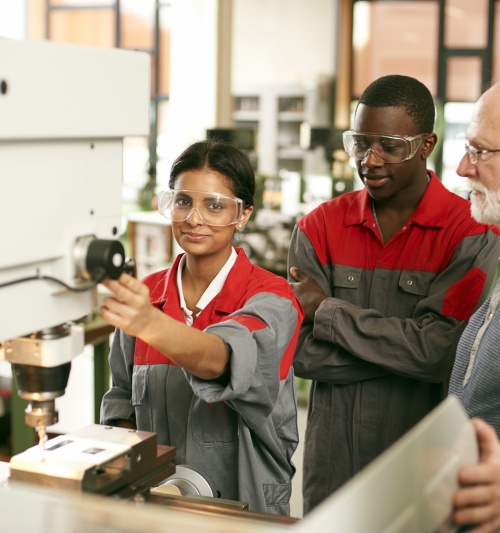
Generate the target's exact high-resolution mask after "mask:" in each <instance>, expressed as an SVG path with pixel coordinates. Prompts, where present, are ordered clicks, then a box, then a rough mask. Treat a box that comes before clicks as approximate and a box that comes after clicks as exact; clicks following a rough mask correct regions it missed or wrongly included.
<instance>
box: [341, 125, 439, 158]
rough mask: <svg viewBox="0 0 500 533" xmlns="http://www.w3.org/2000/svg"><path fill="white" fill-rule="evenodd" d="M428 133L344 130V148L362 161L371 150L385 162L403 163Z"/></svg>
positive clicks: (414, 151) (411, 155)
mask: <svg viewBox="0 0 500 533" xmlns="http://www.w3.org/2000/svg"><path fill="white" fill-rule="evenodd" d="M426 135H428V133H421V134H420V135H414V136H413V137H409V136H407V135H404V136H403V135H380V134H378V133H358V132H356V131H352V130H349V131H344V133H343V134H342V138H343V141H344V150H345V151H346V152H347V153H348V154H349V156H350V157H354V159H357V160H358V161H362V160H363V159H365V158H366V157H367V155H368V152H369V151H370V150H371V151H372V152H373V153H374V154H375V156H376V157H377V158H378V159H380V160H381V161H383V162H384V163H402V162H403V161H408V159H411V158H412V157H413V156H414V155H415V154H416V153H417V150H418V148H419V147H420V145H421V144H422V140H423V138H424V137H425V136H426Z"/></svg>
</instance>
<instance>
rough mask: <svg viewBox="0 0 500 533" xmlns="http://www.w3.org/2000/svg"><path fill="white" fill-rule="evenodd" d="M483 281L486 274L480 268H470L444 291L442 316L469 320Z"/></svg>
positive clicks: (477, 300)
mask: <svg viewBox="0 0 500 533" xmlns="http://www.w3.org/2000/svg"><path fill="white" fill-rule="evenodd" d="M485 281H486V274H485V273H484V272H483V271H482V270H481V269H480V268H478V267H474V268H471V269H470V270H469V272H467V274H466V275H465V276H464V277H463V278H462V279H461V280H459V281H457V282H456V283H454V284H453V285H452V286H451V287H450V288H449V289H448V290H447V291H446V295H445V297H444V301H443V310H442V314H443V315H444V316H451V317H453V318H456V319H457V320H469V318H470V317H471V315H472V313H473V312H474V310H475V308H476V305H477V303H478V302H479V298H480V296H481V292H482V290H483V287H484V282H485Z"/></svg>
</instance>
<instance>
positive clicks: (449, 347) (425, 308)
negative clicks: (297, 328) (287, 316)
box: [289, 228, 499, 384]
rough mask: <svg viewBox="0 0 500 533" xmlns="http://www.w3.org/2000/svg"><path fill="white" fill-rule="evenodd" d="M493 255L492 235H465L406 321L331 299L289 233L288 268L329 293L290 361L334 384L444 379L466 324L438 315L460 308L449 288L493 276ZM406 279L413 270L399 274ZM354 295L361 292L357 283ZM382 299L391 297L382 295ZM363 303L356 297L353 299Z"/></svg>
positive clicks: (323, 277) (320, 273)
mask: <svg viewBox="0 0 500 533" xmlns="http://www.w3.org/2000/svg"><path fill="white" fill-rule="evenodd" d="M498 256H499V240H498V237H497V236H496V235H494V234H493V233H492V232H491V231H488V232H486V233H485V234H480V235H474V236H470V237H466V238H465V239H464V240H463V241H462V242H461V243H460V244H459V246H458V247H457V249H456V250H455V252H454V254H453V256H452V258H451V260H450V262H449V264H448V265H447V266H446V267H445V268H444V269H443V270H442V271H441V272H440V273H438V274H436V275H435V277H434V279H433V280H432V282H431V283H430V284H429V287H428V289H427V291H426V294H425V295H422V298H421V299H420V301H419V302H418V303H417V304H416V306H415V308H414V311H413V312H412V313H411V314H410V316H407V317H404V316H402V317H398V316H385V315H384V314H382V313H381V312H380V311H378V310H377V309H374V308H370V307H369V306H367V307H366V308H363V307H361V306H359V305H355V304H353V303H350V302H347V301H345V300H341V299H338V298H335V296H334V294H332V293H333V292H334V283H333V279H332V275H331V273H330V271H329V269H328V268H325V267H324V266H322V265H320V264H319V261H318V259H317V257H316V254H315V252H314V249H313V247H312V245H311V244H310V242H309V240H308V239H307V237H306V236H305V235H304V234H303V233H302V232H301V231H300V230H298V229H297V228H296V230H295V232H294V236H293V238H292V246H291V248H290V255H289V264H290V266H292V265H293V266H297V267H298V268H299V269H300V270H302V271H304V272H305V273H306V274H307V275H308V276H312V277H313V278H314V279H316V281H317V282H318V283H319V284H320V285H321V286H322V287H323V289H324V290H325V292H326V294H327V295H328V296H329V297H328V298H327V299H325V300H324V301H323V302H322V303H321V305H320V306H319V307H318V310H317V312H316V315H315V320H314V325H313V326H312V327H311V326H310V327H309V328H308V329H309V331H307V330H306V331H303V332H302V334H301V338H300V342H299V345H298V347H297V352H296V357H295V360H294V367H295V371H296V374H297V375H298V376H301V377H307V378H310V379H316V380H319V381H327V382H332V383H339V384H342V383H349V382H356V381H361V380H364V379H370V378H372V377H377V375H383V372H390V373H395V374H399V375H401V376H405V377H411V378H413V379H418V380H421V381H426V382H430V383H440V382H442V381H444V380H446V379H447V378H448V376H449V373H450V371H451V368H452V366H453V361H454V356H455V350H456V345H457V343H458V340H459V338H460V335H461V333H462V331H463V329H464V328H465V325H466V321H465V320H457V319H456V318H453V316H446V315H444V314H443V313H442V312H443V308H444V306H446V308H447V309H451V310H452V309H453V307H454V305H455V303H456V305H457V306H459V305H460V301H459V300H460V298H461V293H460V290H453V291H450V287H452V286H454V285H455V284H457V285H456V286H457V287H461V288H462V289H463V290H467V287H468V286H469V284H473V283H483V282H484V277H485V273H488V274H490V275H491V274H492V273H493V272H494V271H495V269H496V264H497V262H498ZM411 275H416V276H418V273H412V272H402V273H401V276H411ZM477 276H479V277H477ZM481 276H482V277H481ZM490 280H491V277H489V278H488V280H487V282H486V283H485V284H484V288H483V292H482V296H481V299H480V302H482V301H483V300H484V299H485V298H486V296H487V293H488V287H489V285H490ZM397 289H398V288H397V287H396V288H395V289H394V290H397ZM358 290H363V288H362V287H361V285H360V288H359V289H358ZM385 297H386V298H391V297H392V295H391V294H390V293H389V292H388V293H387V294H386V295H385ZM403 297H404V295H403ZM367 298H368V295H362V297H361V298H360V299H359V300H360V301H363V300H366V299H367ZM450 315H452V313H450ZM304 328H307V326H305V327H304ZM304 328H303V329H304ZM377 372H378V373H379V374H377Z"/></svg>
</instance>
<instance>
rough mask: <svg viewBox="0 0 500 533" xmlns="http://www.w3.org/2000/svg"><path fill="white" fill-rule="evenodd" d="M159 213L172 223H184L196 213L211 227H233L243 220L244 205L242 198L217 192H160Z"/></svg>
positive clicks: (183, 190) (185, 190)
mask: <svg viewBox="0 0 500 533" xmlns="http://www.w3.org/2000/svg"><path fill="white" fill-rule="evenodd" d="M158 211H159V212H160V214H162V215H163V216H164V217H165V218H166V219H167V220H170V221H172V222H184V221H185V220H188V219H189V218H190V217H191V216H192V215H193V213H194V212H195V211H196V213H197V214H198V217H199V218H200V219H201V221H202V222H204V223H205V224H208V225H209V226H231V225H232V224H236V223H238V222H239V221H240V220H241V217H242V216H243V211H244V204H243V200H240V198H236V197H233V196H226V195H224V194H219V193H217V192H207V191H196V190H187V189H182V190H178V189H174V190H170V191H161V192H160V194H159V196H158Z"/></svg>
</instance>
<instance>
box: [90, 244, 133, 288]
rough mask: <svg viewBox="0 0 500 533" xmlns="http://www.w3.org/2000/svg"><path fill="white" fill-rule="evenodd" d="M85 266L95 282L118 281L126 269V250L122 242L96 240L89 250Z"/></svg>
mask: <svg viewBox="0 0 500 533" xmlns="http://www.w3.org/2000/svg"><path fill="white" fill-rule="evenodd" d="M85 266H86V269H87V272H88V273H89V274H90V277H91V278H92V279H93V280H94V281H101V280H103V279H104V278H111V279H117V278H118V277H119V276H120V274H121V273H122V272H123V270H124V267H125V250H124V248H123V245H122V243H121V242H120V241H117V240H106V239H94V240H92V241H91V242H90V244H89V247H88V249H87V257H86V260H85Z"/></svg>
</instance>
